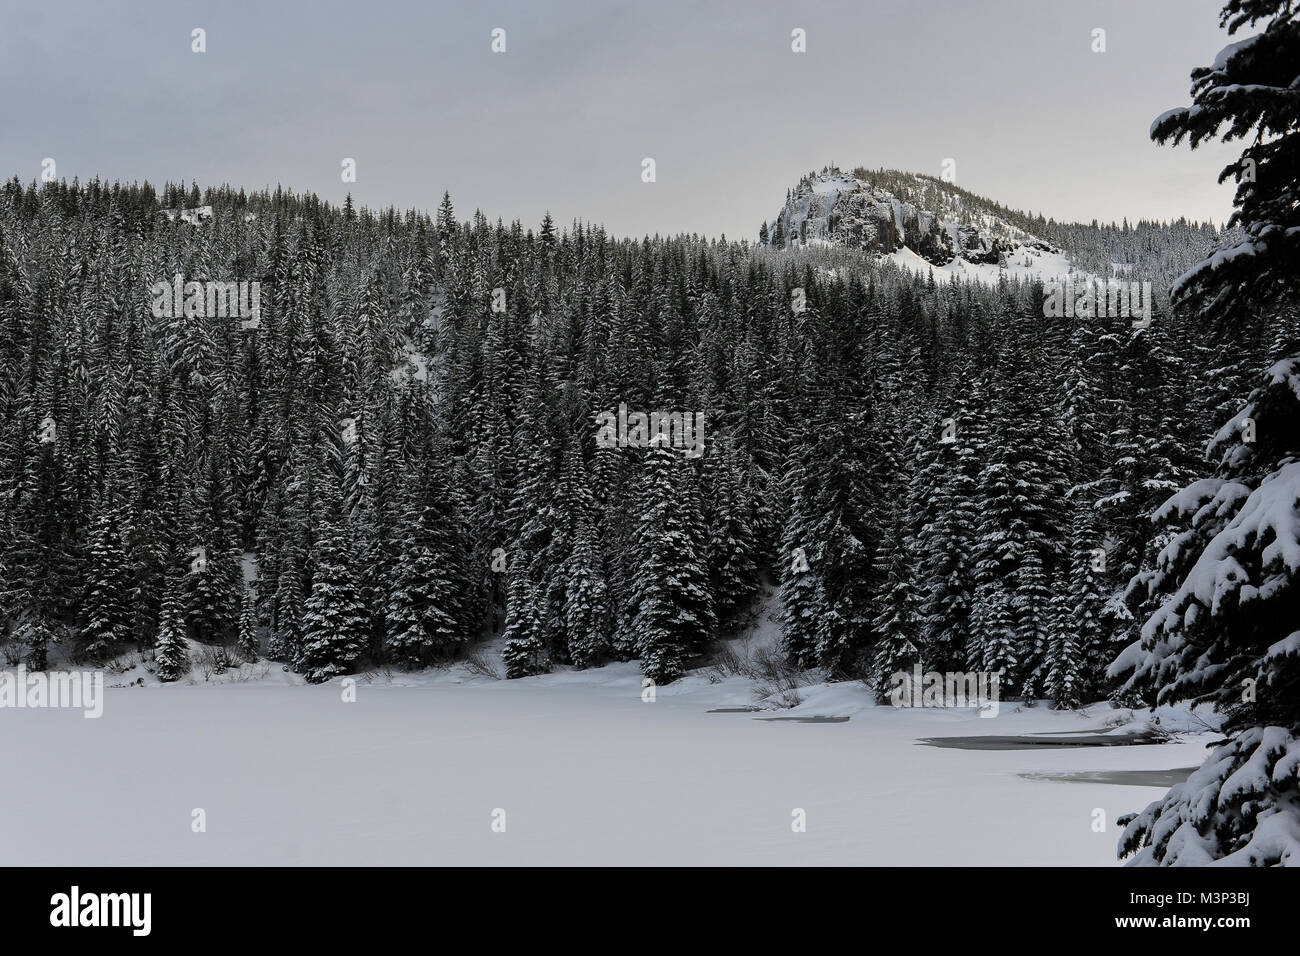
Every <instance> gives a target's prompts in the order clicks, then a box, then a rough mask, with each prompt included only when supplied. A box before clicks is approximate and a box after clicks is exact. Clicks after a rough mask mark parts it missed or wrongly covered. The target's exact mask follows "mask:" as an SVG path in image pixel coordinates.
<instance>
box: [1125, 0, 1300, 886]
mask: <svg viewBox="0 0 1300 956" xmlns="http://www.w3.org/2000/svg"><path fill="white" fill-rule="evenodd" d="M1222 22H1223V25H1225V26H1226V27H1227V28H1228V30H1229V32H1230V33H1234V34H1235V33H1236V31H1237V30H1238V29H1240V28H1241V27H1243V26H1250V27H1254V26H1255V25H1256V24H1257V23H1261V22H1262V23H1263V24H1264V26H1263V29H1262V30H1260V31H1259V32H1257V33H1254V34H1253V35H1251V36H1248V37H1246V38H1245V39H1242V40H1238V41H1237V42H1235V43H1233V44H1232V45H1230V46H1229V47H1227V48H1226V49H1225V50H1224V51H1223V52H1222V53H1220V54H1219V56H1218V57H1217V58H1216V60H1215V62H1214V64H1213V65H1212V66H1211V67H1208V68H1200V69H1197V70H1196V71H1195V72H1193V74H1192V77H1193V87H1192V94H1193V105H1192V107H1191V108H1187V109H1180V110H1174V111H1171V112H1169V113H1167V114H1165V115H1164V116H1162V117H1161V118H1160V119H1158V120H1157V121H1156V123H1155V124H1154V126H1153V127H1152V135H1153V137H1154V138H1156V139H1157V140H1160V141H1162V142H1163V141H1165V140H1170V139H1172V140H1173V141H1174V142H1175V143H1177V142H1178V141H1180V140H1181V139H1182V138H1183V137H1184V136H1187V137H1189V138H1190V140H1191V143H1192V145H1193V146H1196V145H1197V144H1198V143H1200V142H1201V141H1203V140H1207V139H1212V138H1214V137H1216V136H1218V135H1220V133H1221V131H1222V134H1223V138H1224V139H1226V140H1231V139H1235V138H1239V137H1244V138H1247V139H1248V141H1249V145H1248V146H1247V147H1246V148H1245V150H1243V152H1242V157H1241V161H1240V163H1238V164H1234V165H1233V166H1229V167H1228V168H1227V169H1225V170H1224V172H1223V177H1222V178H1227V177H1229V176H1232V177H1235V179H1236V181H1237V183H1238V189H1237V195H1236V206H1237V210H1236V212H1235V213H1234V221H1235V223H1236V224H1239V225H1240V227H1241V229H1242V233H1243V235H1242V237H1241V238H1240V239H1239V240H1238V241H1237V242H1236V243H1235V244H1234V245H1232V246H1230V247H1229V248H1227V249H1224V250H1221V251H1220V252H1218V253H1216V254H1215V255H1213V256H1211V257H1210V258H1209V259H1207V260H1206V261H1205V262H1203V263H1202V264H1200V265H1198V266H1197V267H1195V268H1194V269H1192V270H1191V271H1190V272H1189V273H1188V274H1187V275H1186V276H1185V277H1184V278H1183V279H1181V280H1180V281H1179V283H1178V285H1177V286H1176V289H1175V292H1176V294H1177V295H1178V296H1179V298H1180V300H1181V302H1182V303H1183V304H1184V307H1185V308H1187V309H1190V310H1192V311H1193V312H1194V313H1195V314H1197V315H1198V316H1201V317H1203V318H1204V319H1205V320H1206V321H1208V322H1224V321H1231V320H1237V321H1246V319H1244V318H1243V317H1246V316H1250V315H1252V314H1254V315H1259V314H1261V313H1263V314H1267V313H1269V312H1274V311H1277V310H1282V309H1286V308H1287V307H1288V306H1289V305H1290V304H1291V299H1292V297H1293V296H1294V295H1295V294H1296V292H1297V291H1300V267H1298V266H1297V263H1300V149H1298V148H1297V144H1300V112H1297V110H1296V109H1295V73H1296V64H1297V63H1298V62H1300V32H1298V31H1297V29H1296V20H1295V9H1294V4H1293V3H1291V2H1288V0H1230V2H1229V3H1228V4H1227V5H1226V6H1225V7H1224V9H1223V14H1222ZM1247 170H1249V173H1247ZM1210 450H1211V453H1212V454H1213V455H1215V456H1216V457H1217V458H1218V468H1217V471H1216V473H1215V474H1214V476H1212V477H1206V478H1202V479H1200V480H1198V481H1195V482H1192V483H1191V484H1190V485H1188V486H1187V487H1186V488H1184V489H1183V490H1182V491H1180V492H1178V493H1177V494H1175V495H1174V496H1173V497H1171V498H1170V499H1169V500H1168V501H1167V502H1166V503H1165V504H1164V505H1163V506H1162V508H1161V510H1160V513H1159V514H1158V515H1157V517H1158V518H1159V519H1161V520H1171V519H1172V520H1177V519H1182V521H1183V522H1185V524H1184V531H1183V532H1182V533H1181V534H1178V535H1177V536H1176V537H1174V538H1173V539H1172V540H1171V541H1170V542H1169V543H1168V544H1167V545H1166V546H1165V547H1164V549H1163V551H1162V552H1161V554H1160V558H1159V561H1158V563H1157V565H1156V568H1155V570H1154V574H1152V575H1150V576H1149V577H1148V578H1147V579H1146V581H1145V584H1146V587H1147V590H1148V593H1151V594H1156V595H1161V596H1163V600H1162V602H1161V604H1160V606H1159V608H1158V610H1156V612H1155V613H1154V614H1152V615H1151V616H1150V617H1149V618H1148V619H1147V620H1146V621H1145V623H1144V624H1143V625H1142V632H1141V639H1140V640H1139V641H1138V642H1136V643H1134V644H1133V645H1131V646H1130V647H1129V648H1128V649H1126V650H1125V652H1124V653H1123V654H1121V655H1120V657H1119V658H1118V659H1117V660H1116V662H1115V664H1114V665H1113V670H1114V671H1115V672H1116V673H1125V672H1128V673H1129V674H1130V677H1129V684H1130V685H1133V684H1136V683H1139V682H1141V681H1143V680H1147V681H1149V682H1150V683H1151V684H1152V685H1153V686H1154V688H1155V690H1156V692H1157V695H1158V699H1159V700H1160V701H1162V702H1166V703H1171V702H1175V701H1186V700H1190V701H1213V702H1215V703H1216V704H1217V705H1218V706H1219V707H1220V708H1222V709H1223V710H1224V711H1225V713H1226V714H1227V717H1228V720H1227V724H1226V726H1225V730H1226V731H1227V734H1228V736H1227V739H1226V740H1224V741H1223V742H1222V743H1221V744H1219V745H1218V746H1217V747H1216V748H1215V750H1214V753H1213V754H1212V755H1211V756H1210V758H1209V759H1208V760H1207V761H1206V763H1205V764H1204V766H1202V767H1201V768H1200V769H1199V770H1197V771H1196V772H1194V773H1193V774H1192V775H1191V777H1189V778H1188V780H1187V781H1186V782H1185V783H1182V784H1179V785H1178V786H1175V787H1174V788H1173V789H1172V790H1170V791H1169V793H1168V794H1166V795H1165V796H1164V797H1162V798H1161V799H1159V800H1157V801H1155V802H1154V803H1152V804H1150V805H1149V806H1148V807H1147V808H1146V809H1145V810H1143V811H1142V812H1141V813H1140V814H1137V815H1136V817H1135V818H1134V819H1132V820H1130V821H1128V826H1127V828H1126V829H1125V831H1124V835H1123V837H1122V839H1121V842H1120V852H1121V854H1123V855H1129V854H1133V855H1134V861H1133V862H1135V863H1137V864H1165V865H1174V864H1183V865H1189V864H1190V865H1198V864H1206V863H1211V862H1225V863H1237V864H1245V865H1254V866H1273V865H1287V864H1291V865H1295V864H1297V863H1300V632H1297V631H1296V627H1295V622H1296V620H1297V619H1298V613H1297V612H1298V611H1300V351H1297V352H1295V353H1293V354H1291V355H1289V356H1288V357H1286V358H1284V359H1282V360H1281V361H1279V362H1277V363H1276V364H1274V365H1273V366H1272V367H1271V368H1269V369H1268V370H1267V371H1266V372H1265V374H1264V377H1263V381H1262V383H1261V384H1260V385H1259V386H1258V387H1257V388H1256V390H1255V391H1254V392H1253V393H1252V394H1251V395H1250V396H1249V398H1248V400H1247V401H1246V402H1245V404H1244V406H1243V407H1242V408H1241V410H1240V412H1239V413H1238V414H1237V415H1236V416H1234V417H1233V418H1232V419H1230V420H1229V421H1228V422H1226V423H1224V424H1223V426H1222V428H1221V429H1220V430H1219V432H1218V433H1217V435H1216V437H1215V439H1214V441H1213V442H1212V443H1211V448H1210Z"/></svg>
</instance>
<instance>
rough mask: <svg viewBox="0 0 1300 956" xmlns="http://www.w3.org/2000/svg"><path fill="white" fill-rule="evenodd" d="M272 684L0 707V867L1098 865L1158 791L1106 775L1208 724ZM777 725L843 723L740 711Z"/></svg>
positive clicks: (811, 693)
mask: <svg viewBox="0 0 1300 956" xmlns="http://www.w3.org/2000/svg"><path fill="white" fill-rule="evenodd" d="M277 676H278V672H277V674H275V675H272V676H270V677H269V678H268V679H266V680H264V681H262V682H257V683H244V684H228V685H222V686H213V685H203V684H199V685H196V686H180V685H174V686H166V687H158V686H152V687H131V688H111V689H108V690H106V691H105V693H106V700H105V704H104V713H103V716H102V718H100V719H98V720H86V719H83V718H82V715H81V713H80V711H70V710H63V711H61V710H0V752H2V753H3V758H4V766H5V768H6V771H7V773H6V777H7V778H8V779H7V781H6V786H5V787H4V788H3V789H2V790H0V816H3V818H4V819H6V820H8V821H10V826H9V828H8V829H9V832H8V834H7V835H6V837H5V839H4V840H3V841H0V863H4V864H23V865H39V864H52V865H101V864H107V865H119V864H123V865H124V864H159V865H173V864H176V865H185V864H398V865H404V864H633V865H636V864H677V863H687V864H737V865H747V864H882V865H909V864H991V865H1053V864H1076V865H1093V866H1114V865H1117V861H1116V859H1115V845H1116V840H1117V837H1118V828H1117V827H1116V826H1115V824H1114V821H1115V819H1116V818H1117V817H1118V816H1119V815H1121V814H1123V813H1126V812H1131V811H1136V810H1139V809H1141V808H1142V807H1143V806H1145V805H1146V804H1147V803H1148V802H1150V801H1151V800H1153V799H1155V798H1156V797H1157V796H1158V795H1159V794H1160V792H1161V791H1160V789H1158V788H1157V787H1153V786H1149V785H1148V786H1138V785H1115V784H1113V783H1106V782H1104V781H1105V780H1107V779H1119V780H1136V781H1139V782H1143V781H1145V780H1147V779H1150V780H1154V781H1159V780H1162V779H1164V777H1162V776H1161V775H1160V774H1159V773H1157V774H1156V775H1155V776H1152V777H1150V778H1147V777H1143V776H1141V775H1139V776H1136V777H1134V776H1124V775H1121V776H1119V777H1112V776H1108V774H1109V773H1110V772H1113V771H1144V772H1151V771H1157V772H1158V771H1168V770H1170V769H1172V768H1178V767H1190V766H1194V765H1197V764H1199V763H1200V762H1201V760H1202V759H1203V756H1204V749H1203V747H1204V739H1207V738H1199V739H1198V738H1192V739H1190V740H1188V741H1187V742H1184V743H1175V744H1158V745H1148V746H1109V747H1064V748H1042V747H1033V748H1028V749H1012V750H982V749H974V750H970V749H952V748H943V747H932V746H923V745H919V744H918V740H919V739H920V738H923V737H943V736H972V735H983V734H990V735H992V734H997V735H1003V736H1006V735H1020V734H1034V733H1043V734H1048V733H1050V734H1065V733H1072V732H1080V731H1087V730H1095V729H1096V728H1098V727H1099V726H1100V725H1101V724H1102V722H1103V721H1104V720H1105V719H1106V718H1107V717H1109V716H1111V714H1112V711H1111V710H1110V708H1109V707H1108V706H1105V705H1096V706H1094V707H1092V708H1090V710H1089V712H1088V713H1087V714H1086V715H1085V714H1078V713H1058V712H1052V711H1049V710H1047V709H1046V708H1041V707H1040V708H1031V709H1025V710H1023V711H1020V712H1017V710H1016V707H1015V706H1014V705H1010V704H1004V705H1003V707H1002V712H1001V713H1000V715H999V716H998V717H996V718H993V719H986V718H980V717H978V716H977V714H976V712H975V711H943V710H895V709H894V708H891V707H887V706H886V707H875V706H872V705H871V703H870V701H869V699H868V697H867V694H866V691H865V690H864V689H863V688H862V687H861V686H860V685H856V684H839V685H819V686H815V687H812V688H808V689H807V691H806V694H805V702H804V703H803V704H802V705H801V706H800V707H799V708H797V709H796V710H794V711H775V712H774V711H763V712H747V711H746V710H744V709H743V708H745V707H746V706H747V705H749V704H752V702H753V696H752V693H751V692H750V689H749V685H748V683H747V682H744V681H741V680H740V679H738V678H736V679H731V680H728V681H725V682H723V683H720V684H709V683H708V682H707V681H705V680H704V679H703V678H698V677H696V678H691V679H689V680H687V681H685V682H683V683H682V684H681V685H674V686H672V687H668V688H661V689H660V691H659V693H658V699H657V700H656V701H655V702H653V703H645V702H643V701H642V700H641V685H640V678H639V675H638V674H637V672H636V670H635V667H634V666H632V665H618V666H615V667H610V668H605V669H603V670H601V671H595V672H587V673H584V674H557V675H552V676H549V677H545V678H539V679H530V680H527V681H511V682H506V681H492V680H489V679H480V680H469V681H464V682H460V681H459V680H458V679H456V678H453V677H452V676H451V675H443V676H442V677H432V678H428V679H423V680H421V679H414V680H413V681H412V682H410V683H409V685H408V686H398V685H394V684H381V683H364V682H363V683H359V684H358V685H357V688H356V701H355V702H353V703H346V702H344V701H343V700H342V699H341V698H342V694H341V692H340V686H339V684H338V683H337V682H335V683H333V684H329V685H325V686H317V687H310V686H302V685H291V684H287V683H282V682H280V681H279V680H277V679H276V677H277ZM719 708H722V709H731V710H730V711H729V712H721V713H718V712H715V713H708V711H709V710H716V709H719ZM792 716H803V717H848V718H849V719H848V720H839V721H825V720H820V721H793V720H775V721H774V720H765V719H762V718H771V717H792ZM1027 774H1028V775H1035V776H1032V777H1029V776H1025V775H1027ZM1062 774H1083V775H1084V776H1082V777H1074V778H1067V780H1066V781H1061V780H1054V779H1050V777H1051V776H1057V775H1062ZM1089 775H1092V776H1091V777H1090V776H1089ZM1166 776H1167V775H1166ZM1093 777H1095V779H1093ZM196 809H202V811H203V813H204V815H205V817H206V832H194V831H193V830H192V819H193V811H194V810H196ZM498 809H500V810H504V811H505V832H494V831H493V826H492V824H493V820H494V816H493V814H494V811H495V810H498ZM796 809H800V810H803V811H804V812H805V814H806V820H807V829H806V832H793V830H792V821H793V820H794V819H795V816H794V811H795V810H796ZM1096 809H1101V810H1103V811H1104V812H1105V820H1106V830H1105V832H1095V831H1094V829H1093V826H1094V810H1096ZM497 819H499V816H498V817H497Z"/></svg>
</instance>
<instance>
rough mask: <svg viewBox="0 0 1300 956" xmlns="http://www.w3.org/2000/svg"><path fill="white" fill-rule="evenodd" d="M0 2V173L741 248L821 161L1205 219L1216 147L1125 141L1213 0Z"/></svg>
mask: <svg viewBox="0 0 1300 956" xmlns="http://www.w3.org/2000/svg"><path fill="white" fill-rule="evenodd" d="M3 4H4V8H5V9H4V11H3V13H0V89H3V90H5V101H4V107H3V113H2V115H0V171H2V172H3V174H4V177H5V178H8V177H9V176H11V175H13V174H17V175H18V176H19V177H20V178H21V179H23V181H30V180H32V179H34V178H37V177H39V175H40V171H41V161H42V159H44V158H45V157H52V158H54V159H55V161H56V163H57V172H58V174H59V176H61V177H67V178H68V179H71V178H72V177H73V176H74V175H75V176H79V177H81V179H82V180H83V181H84V180H85V179H87V178H89V177H90V176H93V175H96V174H98V175H99V176H100V177H101V178H108V179H122V180H143V179H148V180H150V181H153V182H154V183H160V182H162V181H164V180H166V179H169V178H170V179H173V180H185V181H186V182H188V181H189V180H197V181H198V182H199V184H200V185H209V184H217V183H222V182H230V183H232V184H235V185H237V186H244V187H248V188H260V187H262V186H264V185H268V184H269V185H272V186H274V185H275V184H276V183H282V184H284V185H285V186H286V187H290V188H294V189H310V190H315V191H316V192H317V193H319V194H320V195H321V196H322V197H323V198H325V199H327V200H331V201H342V199H343V197H344V196H345V194H346V193H347V192H349V191H351V192H352V194H353V196H354V197H355V199H356V200H357V201H358V202H359V203H364V204H367V205H371V206H386V205H388V204H390V203H392V204H395V205H397V206H398V207H399V208H408V207H412V206H414V207H420V208H425V209H430V210H431V209H433V208H434V207H435V206H436V205H437V202H438V200H439V198H440V197H441V195H442V191H443V190H444V189H449V190H450V191H451V194H452V199H453V201H454V202H455V204H456V208H457V211H458V213H459V214H460V215H461V217H462V218H468V216H469V215H470V214H471V213H472V212H473V210H474V209H475V208H481V209H482V210H483V211H484V212H485V213H486V214H487V215H488V216H489V217H490V218H492V219H495V218H496V217H498V216H499V217H502V218H504V219H506V220H510V219H513V218H519V219H521V220H522V221H523V222H524V223H525V224H529V225H532V224H535V223H536V222H537V221H538V220H540V218H541V216H542V214H543V213H544V212H545V211H546V210H547V209H549V210H550V211H551V212H552V213H553V214H554V216H555V217H556V219H557V220H558V221H559V222H561V223H568V222H569V221H571V220H573V219H575V218H581V219H586V220H589V221H593V222H603V223H604V224H605V225H606V226H607V227H608V228H609V229H610V230H611V231H612V232H613V233H615V234H618V235H637V236H640V235H643V234H648V233H656V232H658V233H677V232H698V233H701V234H705V235H710V236H716V235H718V234H720V233H725V234H726V235H728V236H730V237H732V238H741V237H742V236H748V237H751V238H752V237H753V235H755V234H756V233H757V230H758V225H759V223H760V222H761V221H762V220H763V219H764V218H770V217H771V216H773V215H774V214H775V213H776V212H777V211H778V210H779V208H780V205H781V203H782V201H783V200H784V197H785V191H786V189H787V188H788V187H790V186H792V185H793V184H794V183H795V182H796V181H797V180H798V178H799V176H800V175H802V174H803V173H805V172H808V171H810V170H814V169H818V168H820V167H821V166H823V165H825V164H826V163H828V162H835V163H838V164H839V165H841V166H843V167H846V168H852V167H853V166H857V165H864V166H868V167H877V166H889V167H895V168H900V169H908V170H914V171H917V172H927V173H932V174H936V175H937V174H938V173H939V172H940V168H941V164H942V162H943V160H944V159H945V158H947V157H951V158H953V159H955V160H956V173H957V183H958V185H961V186H964V187H966V188H968V189H971V190H974V191H975V192H978V193H981V194H983V195H986V196H988V197H990V198H992V199H995V200H997V201H999V202H1002V203H1004V204H1007V205H1010V206H1013V207H1017V208H1021V209H1026V210H1030V211H1035V212H1043V213H1045V214H1047V215H1051V216H1055V217H1056V218H1058V219H1078V220H1085V221H1086V220H1091V219H1093V218H1100V219H1104V220H1109V219H1119V218H1122V217H1124V216H1128V217H1129V218H1130V219H1137V218H1141V217H1153V218H1176V217H1178V216H1180V215H1185V216H1188V217H1189V218H1199V219H1214V220H1216V221H1220V222H1221V221H1223V220H1224V219H1226V217H1227V215H1228V213H1229V211H1230V199H1231V189H1230V187H1227V186H1224V187H1220V186H1217V185H1216V184H1215V179H1216V176H1217V173H1218V171H1219V169H1220V168H1221V167H1222V166H1223V165H1224V164H1225V163H1226V162H1227V161H1229V158H1230V157H1231V155H1232V153H1231V152H1230V151H1229V150H1228V149H1227V148H1225V147H1222V146H1219V145H1217V144H1215V145H1213V146H1207V147H1202V148H1201V149H1199V150H1197V151H1196V152H1195V153H1192V152H1191V151H1189V150H1188V149H1187V148H1186V146H1183V147H1180V148H1178V149H1174V148H1170V147H1158V146H1156V145H1155V144H1153V143H1151V141H1150V140H1149V139H1148V136H1147V131H1148V128H1149V126H1150V124H1151V121H1152V119H1153V118H1154V117H1155V116H1156V115H1158V114H1159V113H1161V112H1163V111H1164V110H1166V109H1168V108H1170V107H1172V106H1179V105H1183V104H1185V103H1187V101H1188V85H1189V79H1188V74H1189V73H1190V71H1191V69H1192V67H1194V66H1198V65H1202V64H1205V63H1208V62H1209V61H1210V59H1211V58H1212V57H1213V56H1214V54H1215V53H1216V52H1217V51H1218V50H1219V49H1220V48H1221V47H1222V46H1223V45H1224V44H1225V43H1226V42H1227V38H1226V37H1225V36H1224V35H1223V34H1222V33H1221V32H1220V31H1219V30H1218V28H1217V23H1218V17H1217V12H1218V9H1219V7H1220V6H1221V5H1222V3H1221V0H1071V2H1068V3H1066V2H1057V0H1050V2H1049V0H856V2H844V3H834V2H809V3H795V2H785V3H779V2H753V0H746V2H735V3H724V2H713V3H711V2H707V0H706V2H699V0H697V2H687V0H649V2H636V3H624V2H615V0H590V2H563V3H560V2H555V3H551V2H542V0H532V2H510V3H507V2H496V0H486V2H457V3H450V2H443V0H400V2H399V0H353V2H335V0H331V2H311V3H308V2H303V0H276V2H256V3H242V2H232V0H222V2H213V3H194V2H184V0H179V2H177V0H168V2H112V0H76V2H63V3H61V2H49V0H41V2H34V0H3ZM196 27H201V28H203V29H204V30H205V31H206V44H207V52H205V53H202V54H198V53H193V52H191V31H192V30H193V29H194V28H196ZM497 27H500V28H502V29H504V30H505V31H506V52H505V53H500V54H494V53H493V52H492V50H491V43H492V37H491V32H492V30H493V29H494V28H497ZM795 28H801V29H803V30H805V31H806V34H807V52H806V53H802V54H797V53H794V52H792V51H791V31H792V30H793V29H795ZM1095 28H1102V29H1104V30H1105V31H1106V47H1107V49H1106V52H1104V53H1094V52H1092V49H1091V46H1092V43H1093V40H1092V31H1093V30H1094V29H1095ZM345 157H352V158H355V160H356V163H357V180H356V182H355V183H351V184H345V183H343V182H342V180H341V177H340V171H341V166H340V164H341V162H342V160H343V158H345ZM645 157H652V158H654V160H655V162H656V166H657V181H656V182H655V183H653V184H647V183H643V182H642V181H641V168H642V167H641V162H642V159H643V158H645Z"/></svg>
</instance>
